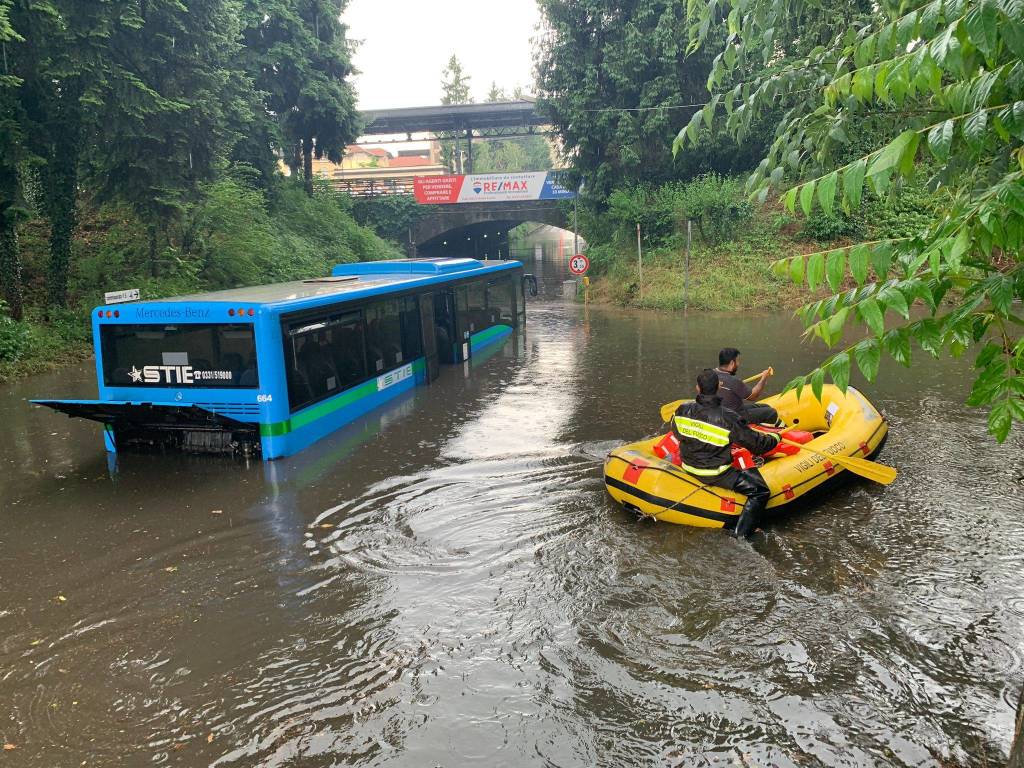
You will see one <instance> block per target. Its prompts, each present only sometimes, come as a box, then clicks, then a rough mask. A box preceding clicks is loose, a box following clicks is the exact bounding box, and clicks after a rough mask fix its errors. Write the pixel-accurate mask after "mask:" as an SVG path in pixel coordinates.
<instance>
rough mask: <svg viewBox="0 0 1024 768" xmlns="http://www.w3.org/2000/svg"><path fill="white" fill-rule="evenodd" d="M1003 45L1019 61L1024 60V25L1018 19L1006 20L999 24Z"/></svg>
mask: <svg viewBox="0 0 1024 768" xmlns="http://www.w3.org/2000/svg"><path fill="white" fill-rule="evenodd" d="M999 32H1000V34H1001V35H1002V38H1003V43H1005V44H1006V47H1007V48H1009V49H1010V51H1011V52H1012V53H1013V55H1014V56H1016V57H1017V58H1018V59H1024V24H1021V23H1020V21H1019V20H1017V19H1010V18H1004V19H1002V20H1001V22H1000V24H999Z"/></svg>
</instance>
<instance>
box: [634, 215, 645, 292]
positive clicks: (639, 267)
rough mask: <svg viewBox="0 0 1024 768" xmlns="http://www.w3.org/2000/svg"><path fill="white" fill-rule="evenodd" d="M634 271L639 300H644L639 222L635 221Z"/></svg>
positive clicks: (642, 256)
mask: <svg viewBox="0 0 1024 768" xmlns="http://www.w3.org/2000/svg"><path fill="white" fill-rule="evenodd" d="M636 271H637V274H638V275H639V278H640V301H643V300H644V252H643V249H642V248H641V246H640V222H639V221H638V222H637V223H636Z"/></svg>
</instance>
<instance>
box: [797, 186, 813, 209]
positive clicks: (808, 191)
mask: <svg viewBox="0 0 1024 768" xmlns="http://www.w3.org/2000/svg"><path fill="white" fill-rule="evenodd" d="M813 207H814V182H813V181H808V182H807V183H806V184H804V185H803V186H802V187H800V208H801V209H803V212H804V216H810V215H811V210H812V209H813Z"/></svg>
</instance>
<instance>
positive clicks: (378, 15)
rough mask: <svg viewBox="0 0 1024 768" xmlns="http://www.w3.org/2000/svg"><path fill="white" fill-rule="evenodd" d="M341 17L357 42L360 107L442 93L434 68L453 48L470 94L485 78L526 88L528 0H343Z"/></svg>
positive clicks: (411, 102) (531, 10)
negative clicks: (467, 79) (346, 1)
mask: <svg viewBox="0 0 1024 768" xmlns="http://www.w3.org/2000/svg"><path fill="white" fill-rule="evenodd" d="M343 19H344V21H345V23H346V24H348V25H349V38H350V39H352V40H356V41H362V43H361V44H360V45H359V47H358V49H357V50H356V55H355V65H356V68H357V69H358V70H360V72H361V74H360V75H358V77H357V78H356V88H357V90H358V92H359V106H360V108H361V109H381V108H384V107H419V106H429V105H432V104H438V103H440V100H441V70H443V69H444V67H445V65H446V64H447V63H448V59H449V58H450V57H451V55H452V54H453V53H454V54H455V55H456V56H458V57H459V60H460V61H461V62H462V65H463V68H464V69H465V71H466V72H467V73H468V74H469V75H470V76H471V79H470V88H471V89H472V92H473V98H474V99H475V100H476V101H483V99H484V98H485V97H486V95H487V92H488V91H489V90H490V87H491V81H496V82H497V83H498V85H499V86H500V87H502V88H505V89H506V90H507V91H510V92H511V90H512V89H513V88H514V87H515V86H517V85H520V86H523V87H524V88H525V89H526V90H527V91H528V92H532V91H533V74H532V69H533V56H532V54H531V46H530V39H531V38H532V37H534V36H535V35H536V29H535V28H536V25H537V23H538V21H539V20H540V12H539V11H538V10H537V5H536V3H535V2H534V0H504V2H499V0H430V1H429V2H411V1H410V0H349V7H348V9H347V10H346V11H345V15H344V16H343Z"/></svg>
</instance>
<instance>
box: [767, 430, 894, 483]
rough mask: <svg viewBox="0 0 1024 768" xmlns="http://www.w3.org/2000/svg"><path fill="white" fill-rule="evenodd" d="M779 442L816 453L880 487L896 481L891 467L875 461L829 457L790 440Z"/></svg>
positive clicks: (852, 457)
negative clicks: (878, 484)
mask: <svg viewBox="0 0 1024 768" xmlns="http://www.w3.org/2000/svg"><path fill="white" fill-rule="evenodd" d="M781 442H783V443H785V444H786V445H792V446H793V447H795V448H799V449H800V450H801V451H809V452H810V453H816V454H818V455H819V456H824V457H825V458H826V459H828V460H829V461H832V462H835V463H836V464H838V465H839V466H841V467H845V468H846V469H848V470H850V471H851V472H853V473H854V474H856V475H860V476H861V477H866V478H867V479H868V480H874V481H875V482H876V483H881V484H882V485H888V484H889V483H891V482H892V481H893V480H895V479H896V470H895V469H893V468H892V467H889V466H886V465H885V464H879V463H878V462H877V461H871V460H869V459H859V458H857V457H856V456H829V455H828V454H826V453H822V452H821V451H816V450H814V449H813V448H808V447H807V446H806V445H802V444H800V443H794V442H793V441H792V440H786V439H785V438H782V439H781Z"/></svg>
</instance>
